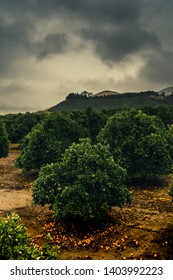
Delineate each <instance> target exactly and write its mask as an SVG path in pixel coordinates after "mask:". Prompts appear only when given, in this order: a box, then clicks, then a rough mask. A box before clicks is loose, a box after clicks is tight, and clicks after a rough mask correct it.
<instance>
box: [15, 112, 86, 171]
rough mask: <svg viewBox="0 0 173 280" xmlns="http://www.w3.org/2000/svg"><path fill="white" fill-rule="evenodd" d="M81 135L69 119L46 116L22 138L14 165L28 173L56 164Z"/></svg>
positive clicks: (58, 116) (76, 126)
mask: <svg viewBox="0 0 173 280" xmlns="http://www.w3.org/2000/svg"><path fill="white" fill-rule="evenodd" d="M81 134H82V132H81V130H80V127H79V126H78V125H77V124H76V123H75V122H74V121H72V120H71V119H70V118H69V117H67V116H64V115H62V114H53V115H48V116H47V117H46V118H45V119H44V121H43V122H42V123H41V124H38V125H37V126H36V127H35V128H33V129H32V131H31V132H30V133H29V134H27V136H26V137H25V138H24V140H23V142H22V144H21V155H20V156H19V158H18V159H17V161H16V165H17V167H19V168H22V169H23V171H30V170H32V169H39V168H40V167H41V166H43V165H45V164H47V163H52V162H57V161H59V160H60V159H61V156H62V153H63V152H64V151H65V149H66V148H67V147H68V146H69V145H70V144H71V143H73V142H76V141H78V140H79V137H80V135H81Z"/></svg>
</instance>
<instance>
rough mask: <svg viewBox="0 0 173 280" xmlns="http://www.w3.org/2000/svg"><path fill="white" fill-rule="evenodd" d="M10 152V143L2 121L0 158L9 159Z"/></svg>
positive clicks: (0, 125)
mask: <svg viewBox="0 0 173 280" xmlns="http://www.w3.org/2000/svg"><path fill="white" fill-rule="evenodd" d="M8 151H9V141H8V137H7V133H6V130H5V126H4V123H3V122H2V120H0V158H1V157H7V156H8Z"/></svg>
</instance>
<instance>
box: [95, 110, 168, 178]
mask: <svg viewBox="0 0 173 280" xmlns="http://www.w3.org/2000/svg"><path fill="white" fill-rule="evenodd" d="M98 141H99V142H101V143H103V144H106V145H107V144H109V148H110V151H111V153H112V155H113V157H114V159H116V160H118V161H119V162H120V164H121V165H122V166H123V167H124V168H126V169H127V177H128V178H129V179H133V178H135V177H138V176H141V177H145V178H147V179H152V178H154V177H157V176H159V175H166V174H169V173H170V172H171V167H172V161H173V157H172V148H173V141H172V140H171V135H170V131H168V129H167V128H166V126H165V125H164V124H163V122H162V121H161V120H160V119H159V118H158V117H156V116H148V115H147V114H145V113H143V112H142V111H141V110H136V109H131V110H123V111H122V112H119V113H117V114H115V115H113V116H112V117H110V118H109V119H108V121H107V123H106V125H105V127H104V128H103V129H102V130H101V131H100V133H99V135H98Z"/></svg>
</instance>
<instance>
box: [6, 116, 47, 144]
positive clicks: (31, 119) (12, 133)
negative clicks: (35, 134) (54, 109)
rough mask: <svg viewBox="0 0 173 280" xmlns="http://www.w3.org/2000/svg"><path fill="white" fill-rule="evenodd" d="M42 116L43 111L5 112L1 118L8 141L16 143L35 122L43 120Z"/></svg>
mask: <svg viewBox="0 0 173 280" xmlns="http://www.w3.org/2000/svg"><path fill="white" fill-rule="evenodd" d="M44 116H45V114H43V113H30V112H27V113H25V114H22V113H19V114H7V115H4V116H2V117H1V118H2V119H3V121H4V124H5V128H6V131H7V134H8V138H9V140H10V142H12V143H18V142H20V141H21V140H22V139H23V138H24V137H25V136H26V135H27V134H28V133H29V132H30V131H31V129H32V128H33V127H34V126H35V125H36V124H38V123H39V122H41V121H42V120H43V118H44Z"/></svg>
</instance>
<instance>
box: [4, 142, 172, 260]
mask: <svg viewBox="0 0 173 280" xmlns="http://www.w3.org/2000/svg"><path fill="white" fill-rule="evenodd" d="M19 153H20V151H19V149H18V145H16V144H12V145H10V153H9V157H7V158H3V159H0V215H1V216H4V217H5V216H6V215H7V214H11V213H17V214H18V215H19V216H20V217H21V219H22V222H23V223H24V224H25V226H26V227H27V228H28V231H29V233H30V235H31V236H32V238H33V240H34V242H35V243H36V244H38V245H40V244H42V243H43V240H44V238H45V237H46V236H47V234H48V233H50V234H51V236H52V240H51V243H52V244H53V245H56V246H57V250H58V251H59V258H60V259H67V260H75V259H78V260H79V259H91V260H102V259H103V260H122V259H171V260H172V259H173V249H172V248H173V205H172V202H171V197H170V196H169V195H168V184H169V180H170V179H169V178H167V179H165V180H164V181H162V182H161V181H158V182H155V183H154V184H153V185H151V184H150V185H149V184H148V183H147V182H146V184H145V183H144V182H143V184H141V182H140V183H138V184H136V185H134V186H130V187H129V188H130V189H131V191H132V193H133V201H132V204H131V205H130V206H129V207H124V208H122V209H120V208H118V207H115V208H113V209H112V213H110V217H109V219H108V220H107V221H103V222H102V223H100V224H99V225H98V224H97V225H93V224H92V225H80V226H78V227H75V226H73V227H71V228H66V227H64V226H63V225H61V224H60V223H56V222H55V221H54V218H53V213H52V212H51V211H50V210H49V209H48V208H46V207H40V206H33V205H32V192H31V187H32V184H33V181H34V180H35V179H36V177H37V174H30V175H24V174H23V173H22V171H21V170H20V169H18V168H16V167H15V166H14V163H15V160H16V158H17V157H18V156H19Z"/></svg>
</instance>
